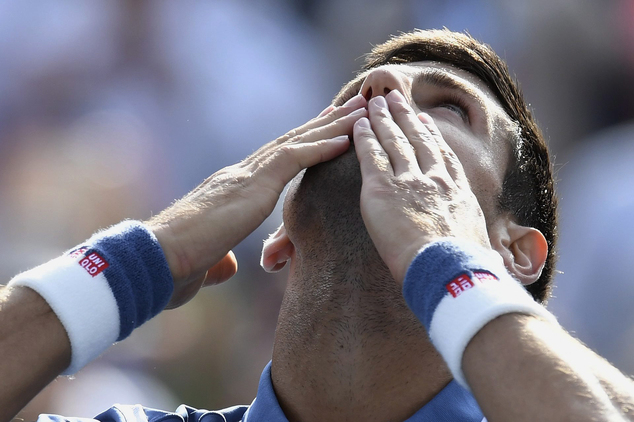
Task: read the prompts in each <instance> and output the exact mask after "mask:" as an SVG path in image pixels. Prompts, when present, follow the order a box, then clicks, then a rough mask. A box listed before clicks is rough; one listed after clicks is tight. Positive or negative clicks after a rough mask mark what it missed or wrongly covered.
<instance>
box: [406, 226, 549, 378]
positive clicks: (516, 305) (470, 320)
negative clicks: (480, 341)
mask: <svg viewBox="0 0 634 422" xmlns="http://www.w3.org/2000/svg"><path fill="white" fill-rule="evenodd" d="M403 296H404V297H405V302H406V303H407V305H408V306H409V307H410V309H411V310H412V311H413V312H414V314H415V315H416V316H417V317H418V319H419V320H420V321H421V323H422V324H423V325H424V326H425V328H426V329H427V333H428V334H429V338H430V339H431V341H432V343H433V344H434V346H435V347H436V349H437V350H438V352H439V353H440V355H441V356H442V357H443V358H444V359H445V362H447V366H448V367H449V369H450V370H451V372H452V374H453V376H454V378H455V379H456V381H458V382H459V383H460V384H462V385H463V386H465V387H466V388H469V387H468V385H467V382H466V380H465V379H464V375H463V373H462V355H463V353H464V350H465V348H466V347H467V345H468V343H469V341H470V340H471V339H472V338H473V336H475V335H476V334H477V332H478V331H480V329H482V328H483V327H484V326H485V325H486V324H487V323H488V322H489V321H491V320H493V319H495V318H497V317H498V316H500V315H503V314H506V313H516V312H519V313H524V314H529V315H537V316H540V317H542V318H544V319H546V320H549V321H551V322H554V323H555V324H556V323H557V321H556V319H555V317H554V316H553V315H552V314H551V313H550V312H548V311H547V310H546V309H545V308H544V307H543V306H541V305H540V304H538V303H537V302H535V301H534V300H533V298H532V297H531V296H530V295H529V294H528V292H527V291H526V290H525V289H524V287H523V286H522V285H521V284H520V283H519V282H518V281H517V280H515V279H514V278H513V277H512V276H511V275H510V274H509V273H508V271H507V270H506V268H505V267H504V263H503V261H502V258H501V256H500V255H499V254H497V253H496V252H495V251H493V250H490V249H486V248H483V247H482V246H480V245H477V244H475V243H472V242H468V241H464V240H460V239H456V238H445V239H441V240H439V241H436V242H433V243H431V244H429V245H427V246H426V247H424V248H423V249H421V251H420V252H419V253H418V255H417V256H416V258H415V259H414V260H413V261H412V263H411V265H410V267H409V269H408V270H407V274H406V275H405V280H404V281H403Z"/></svg>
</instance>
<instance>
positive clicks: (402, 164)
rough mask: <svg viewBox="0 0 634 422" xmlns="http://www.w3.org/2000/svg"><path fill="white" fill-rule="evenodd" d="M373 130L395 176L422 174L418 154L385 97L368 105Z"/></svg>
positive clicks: (376, 98) (375, 99)
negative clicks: (393, 115) (395, 119)
mask: <svg viewBox="0 0 634 422" xmlns="http://www.w3.org/2000/svg"><path fill="white" fill-rule="evenodd" d="M368 109H369V110H368V111H369V115H370V122H371V123H372V130H373V131H374V133H375V134H376V137H377V139H378V141H379V142H380V143H381V146H382V147H383V149H384V150H385V152H386V153H387V154H388V156H389V158H390V163H391V164H392V167H393V169H394V174H395V175H396V176H399V175H401V174H403V173H413V174H416V175H419V174H421V171H420V167H419V165H418V161H417V159H416V154H415V152H414V149H413V148H412V145H411V144H410V142H409V140H408V139H407V137H406V136H405V134H404V133H403V131H402V130H401V128H400V127H399V126H398V125H397V124H396V122H395V121H394V120H393V118H392V115H391V114H390V111H389V109H388V105H387V101H386V100H385V98H384V97H375V98H373V99H372V100H370V103H369V104H368Z"/></svg>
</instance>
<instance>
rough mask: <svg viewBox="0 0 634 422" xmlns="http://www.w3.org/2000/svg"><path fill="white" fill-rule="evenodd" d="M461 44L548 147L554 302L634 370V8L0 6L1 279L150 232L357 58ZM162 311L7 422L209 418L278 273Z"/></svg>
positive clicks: (252, 265)
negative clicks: (117, 229)
mask: <svg viewBox="0 0 634 422" xmlns="http://www.w3.org/2000/svg"><path fill="white" fill-rule="evenodd" d="M442 27H447V28H449V29H452V30H457V31H468V32H469V33H470V34H471V35H473V36H474V37H476V38H478V39H480V40H481V41H484V42H486V43H488V44H490V45H491V46H492V47H493V48H494V49H495V50H496V51H497V52H498V53H499V54H500V55H501V56H502V57H503V58H505V59H506V60H507V62H508V64H509V67H510V68H511V71H512V73H514V74H515V75H516V76H517V78H518V79H519V80H520V81H521V85H522V88H523V91H524V93H525V95H526V97H527V99H528V101H529V102H530V103H531V104H532V105H533V108H534V112H535V114H536V116H537V118H538V120H539V122H540V123H541V126H542V128H543V129H544V131H545V132H546V134H547V137H548V138H549V139H550V146H551V149H552V151H553V153H554V154H555V157H556V160H555V162H556V163H557V165H556V168H557V170H558V179H559V180H560V183H559V194H560V196H561V252H560V265H559V270H560V274H558V276H557V288H556V289H555V297H554V298H553V299H552V300H551V302H550V304H549V307H550V309H551V310H552V311H553V312H554V313H555V314H556V315H557V316H558V317H559V319H560V322H561V323H562V325H564V326H565V327H566V328H568V329H570V330H573V331H574V332H575V333H576V335H578V336H579V338H580V339H581V340H583V341H584V342H585V343H586V344H588V345H589V346H591V347H593V348H594V349H596V350H598V351H599V352H600V353H601V354H603V355H604V356H606V357H607V358H608V359H609V360H610V361H612V362H613V363H614V364H616V365H617V367H619V368H621V369H622V370H624V371H626V372H627V373H629V374H634V353H632V351H633V350H634V310H633V307H632V306H630V303H631V302H632V300H634V281H633V280H634V272H632V271H630V269H629V266H628V264H627V263H628V262H629V260H630V259H632V258H633V257H634V241H632V239H633V238H634V223H633V222H632V215H634V195H633V194H632V193H633V192H632V188H631V186H632V185H633V183H634V166H632V165H630V163H631V162H633V161H634V124H633V123H631V122H632V121H633V120H632V119H634V2H632V1H631V0H604V1H602V2H592V1H572V0H534V1H531V2H527V1H524V0H506V1H502V0H417V1H415V0H392V1H389V2H386V1H379V0H320V1H316V0H250V1H247V0H215V1H202V0H183V1H179V2H169V1H165V0H152V1H150V0H125V1H124V0H119V1H114V0H95V1H90V2H85V1H82V0H60V1H43V0H33V1H29V2H18V1H7V2H0V280H4V281H8V280H9V279H10V278H11V277H12V276H13V275H15V274H16V273H18V272H20V271H22V270H25V269H28V268H30V267H32V266H34V265H37V264H39V263H41V262H43V261H45V260H47V259H50V258H52V257H55V256H57V255H59V254H60V253H61V252H62V251H64V250H65V249H67V248H70V247H72V246H73V245H75V244H77V243H79V242H81V241H83V240H84V239H85V238H87V237H88V236H89V235H90V234H91V233H92V232H93V231H94V230H96V229H97V228H100V227H106V226H108V225H110V224H113V223H116V222H118V221H120V220H122V219H124V218H135V219H146V218H148V217H150V216H151V215H152V214H153V213H157V212H159V211H160V210H161V209H163V208H165V207H166V206H167V205H169V203H170V202H171V201H173V200H174V199H176V198H178V197H180V196H182V195H184V194H185V193H186V192H188V191H189V190H190V189H192V188H193V187H194V186H196V185H197V184H198V183H199V182H200V181H202V180H203V179H204V178H205V177H207V176H208V175H210V174H211V173H213V172H214V171H216V170H218V169H220V168H222V167H224V166H226V165H229V164H233V163H235V162H237V161H238V160H240V159H241V158H243V157H245V156H246V155H248V154H249V153H251V152H252V151H254V150H255V149H257V148H258V147H259V146H260V145H262V144H264V143H266V142H267V141H270V140H272V139H274V138H276V137H277V136H280V135H282V134H283V133H285V132H286V131H287V130H289V129H291V128H293V127H296V126H298V125H300V124H302V123H303V122H305V121H306V120H308V119H310V118H312V117H313V116H315V115H316V114H317V113H319V111H321V110H322V109H323V108H324V107H325V106H326V105H328V104H329V101H330V99H331V98H332V96H333V95H334V94H336V92H337V91H338V90H339V88H340V87H341V86H342V85H343V84H344V83H345V82H347V81H348V80H349V79H351V78H352V77H353V75H354V72H355V71H356V70H357V69H358V68H359V67H360V65H361V63H362V56H363V54H364V53H366V52H368V51H369V49H370V48H371V47H372V45H373V44H377V43H380V42H382V41H385V40H386V39H387V38H388V37H389V35H390V34H397V33H399V32H401V31H408V30H411V29H413V28H442ZM280 221H281V216H280V213H279V209H278V210H277V211H276V213H274V215H273V216H271V217H270V218H269V220H267V222H266V223H265V224H264V225H263V227H261V228H260V229H259V230H258V231H257V232H255V233H254V234H253V235H252V236H250V237H249V238H248V239H247V240H246V241H245V242H244V243H243V244H242V245H240V246H239V247H238V248H237V249H236V251H235V252H236V255H237V257H238V260H239V263H240V270H239V273H238V275H237V276H236V277H235V279H234V280H232V281H231V282H229V283H226V284H224V285H221V286H218V287H214V288H211V289H206V290H205V291H203V292H202V293H201V294H200V295H199V296H198V297H197V298H195V299H194V300H193V301H192V303H191V304H190V305H188V306H185V307H183V308H181V309H177V310H173V311H169V312H165V313H164V314H162V315H160V316H159V317H157V318H155V319H154V320H152V321H150V322H149V323H147V324H146V325H145V326H143V327H142V328H141V329H139V330H137V332H135V333H134V334H133V335H132V337H131V338H130V339H129V340H127V341H125V342H123V343H121V344H118V345H116V346H115V347H113V348H112V349H111V350H109V351H108V352H107V353H106V354H105V355H104V356H103V357H101V358H100V359H98V360H97V361H95V362H94V363H92V364H90V365H89V366H88V367H86V368H85V369H84V370H83V371H82V372H80V373H79V374H78V375H77V376H76V377H74V378H73V379H69V378H60V379H59V380H58V381H56V382H54V383H53V384H52V385H51V386H49V387H48V388H47V389H46V390H44V391H43V392H42V393H41V394H40V395H39V396H38V397H37V398H36V399H35V400H34V401H33V402H32V403H31V404H30V405H29V407H28V408H27V409H25V410H24V411H23V412H22V413H21V415H20V416H21V417H22V418H24V419H27V420H31V419H34V418H35V417H36V415H37V414H39V413H40V412H51V413H61V414H65V415H70V416H84V417H88V416H93V415H95V414H97V413H99V412H100V411H102V410H104V409H105V408H107V407H109V406H110V405H111V404H113V403H115V402H124V403H137V402H138V403H143V404H144V405H146V406H151V407H159V408H164V409H174V408H176V406H177V405H178V404H179V403H183V402H185V403H188V404H190V405H192V406H195V407H202V408H221V407H227V406H229V405H233V404H247V403H249V402H250V401H251V400H252V399H253V397H255V393H256V388H257V383H258V379H259V376H260V372H261V370H262V368H263V367H264V366H265V364H266V363H267V362H268V360H269V359H270V355H271V348H272V344H273V334H274V329H275V322H276V318H277V311H278V308H279V305H280V302H281V298H282V294H283V291H284V275H285V274H284V273H282V274H281V275H276V276H273V275H268V274H266V273H264V272H263V271H262V270H261V269H260V267H259V265H258V262H259V253H260V248H261V245H262V240H263V239H264V238H265V237H266V236H267V234H268V233H269V232H271V231H273V230H274V229H275V227H276V226H277V225H278V224H279V223H280Z"/></svg>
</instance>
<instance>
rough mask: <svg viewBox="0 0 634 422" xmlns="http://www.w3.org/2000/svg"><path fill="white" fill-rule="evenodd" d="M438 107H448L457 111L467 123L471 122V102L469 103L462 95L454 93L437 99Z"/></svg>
mask: <svg viewBox="0 0 634 422" xmlns="http://www.w3.org/2000/svg"><path fill="white" fill-rule="evenodd" d="M436 107H442V108H446V109H447V110H450V111H452V112H454V113H456V114H457V115H458V116H460V118H461V119H462V120H464V121H465V122H466V123H469V104H467V103H466V101H464V99H462V98H461V97H458V96H453V95H452V96H450V97H446V98H442V99H440V100H439V101H437V103H436Z"/></svg>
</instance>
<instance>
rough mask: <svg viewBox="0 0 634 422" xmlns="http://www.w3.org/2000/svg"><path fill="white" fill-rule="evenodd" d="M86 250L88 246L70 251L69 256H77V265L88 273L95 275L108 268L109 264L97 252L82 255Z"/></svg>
mask: <svg viewBox="0 0 634 422" xmlns="http://www.w3.org/2000/svg"><path fill="white" fill-rule="evenodd" d="M87 250H88V248H79V249H77V250H74V251H72V252H71V253H70V256H71V257H73V258H79V261H78V263H79V265H80V266H81V267H82V268H83V269H84V270H86V272H87V273H88V274H90V275H91V276H93V277H95V276H97V275H99V274H101V272H102V271H103V270H105V269H106V268H108V267H109V266H110V264H108V261H106V260H105V259H104V258H103V257H102V256H101V255H99V254H98V253H97V252H91V253H89V254H88V255H84V253H85V252H86V251H87Z"/></svg>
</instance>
